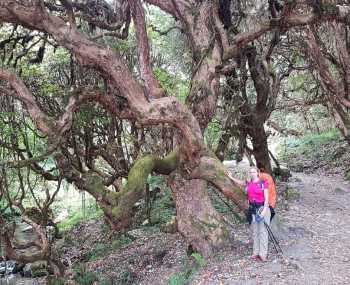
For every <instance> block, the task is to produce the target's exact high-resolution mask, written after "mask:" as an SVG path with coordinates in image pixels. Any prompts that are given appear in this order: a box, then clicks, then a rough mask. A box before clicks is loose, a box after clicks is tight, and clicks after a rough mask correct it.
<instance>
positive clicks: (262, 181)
mask: <svg viewBox="0 0 350 285" xmlns="http://www.w3.org/2000/svg"><path fill="white" fill-rule="evenodd" d="M259 184H260V188H261V190H262V191H264V190H265V181H264V180H262V179H260V181H259Z"/></svg>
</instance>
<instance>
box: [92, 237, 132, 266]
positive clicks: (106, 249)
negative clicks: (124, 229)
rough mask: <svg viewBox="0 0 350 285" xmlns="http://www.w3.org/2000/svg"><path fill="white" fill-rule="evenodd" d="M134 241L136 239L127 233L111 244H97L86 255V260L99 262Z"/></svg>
mask: <svg viewBox="0 0 350 285" xmlns="http://www.w3.org/2000/svg"><path fill="white" fill-rule="evenodd" d="M134 240H135V238H134V237H132V236H130V235H128V234H127V233H121V234H118V235H116V236H115V237H114V238H113V240H112V241H110V242H97V243H95V244H94V245H93V247H92V248H91V250H90V251H88V252H87V253H86V255H85V259H86V260H88V261H93V260H97V259H99V258H102V257H104V256H106V255H108V254H109V253H111V252H112V251H115V250H118V249H120V248H122V247H123V246H126V245H128V244H130V243H131V242H132V241H134Z"/></svg>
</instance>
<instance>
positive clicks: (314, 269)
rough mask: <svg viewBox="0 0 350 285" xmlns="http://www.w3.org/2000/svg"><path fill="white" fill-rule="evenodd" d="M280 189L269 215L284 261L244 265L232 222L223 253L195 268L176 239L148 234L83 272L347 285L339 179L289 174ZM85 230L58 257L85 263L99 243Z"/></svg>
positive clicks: (244, 238) (153, 280) (165, 280)
mask: <svg viewBox="0 0 350 285" xmlns="http://www.w3.org/2000/svg"><path fill="white" fill-rule="evenodd" d="M280 189H283V191H282V190H281V198H282V199H281V200H282V201H281V202H280V204H279V206H278V209H277V211H278V215H279V219H280V221H281V224H282V225H283V227H282V229H283V233H284V236H283V239H282V240H280V245H281V247H282V249H283V252H284V256H281V255H277V254H276V253H275V250H274V248H273V247H272V245H271V244H270V250H269V252H270V254H269V258H268V261H267V262H265V263H262V262H253V261H251V260H250V259H249V257H250V255H251V248H252V244H251V240H250V230H249V227H248V225H247V224H240V223H238V222H237V223H236V224H235V225H234V233H235V240H234V241H232V246H231V248H229V249H225V250H224V251H222V252H218V253H217V255H216V256H215V257H214V258H212V259H210V260H205V259H203V260H202V261H201V260H199V263H198V260H197V262H196V259H195V258H193V257H188V256H187V254H186V245H185V242H184V240H183V239H182V237H181V236H180V235H179V234H177V233H175V234H169V233H163V232H161V231H159V229H156V228H148V229H135V230H132V231H130V232H129V233H128V235H127V236H126V237H124V239H125V238H127V239H131V240H129V241H127V242H125V245H122V246H121V247H120V248H118V250H115V251H112V252H110V253H108V254H107V255H105V256H104V257H103V258H99V257H96V258H93V259H92V260H91V261H89V262H87V263H85V265H84V266H86V267H85V269H84V271H91V272H94V273H95V274H98V275H99V276H103V278H104V282H105V283H103V284H145V285H146V284H147V285H148V284H149V285H151V284H152V285H153V284H154V285H158V284H173V285H179V284H196V285H199V284H201V285H204V284H218V285H221V284H350V203H349V202H348V201H350V184H349V182H346V181H344V179H343V178H342V177H341V176H340V175H339V174H327V173H322V172H320V171H319V172H317V170H315V172H314V173H308V174H306V173H293V177H292V178H291V179H290V181H289V182H288V183H285V184H283V183H282V184H280ZM282 192H283V193H282ZM286 195H287V196H288V199H286V198H287V196H286ZM91 223H94V222H91ZM91 223H88V224H82V225H80V226H78V227H76V228H75V229H74V230H72V232H71V234H72V235H73V236H75V238H78V239H81V240H82V241H84V242H83V246H82V247H81V248H79V249H78V248H76V247H75V246H72V247H67V248H66V249H65V252H66V255H69V256H70V258H71V259H72V257H73V256H74V254H75V253H76V258H77V259H80V257H81V256H84V253H82V252H84V251H85V256H86V252H88V251H89V250H90V249H91V245H89V242H96V240H99V239H100V238H101V236H103V232H101V231H100V230H99V229H101V227H102V225H101V222H100V223H98V224H95V225H93V226H92V224H91ZM91 228H95V229H96V230H95V231H93V232H92V231H91ZM79 256H80V257H79ZM197 259H198V258H197ZM101 284H102V283H101Z"/></svg>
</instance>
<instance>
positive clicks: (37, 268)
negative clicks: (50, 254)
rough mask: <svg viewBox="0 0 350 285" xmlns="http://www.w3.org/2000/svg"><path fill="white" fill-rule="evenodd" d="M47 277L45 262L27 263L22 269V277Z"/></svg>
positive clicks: (47, 271)
mask: <svg viewBox="0 0 350 285" xmlns="http://www.w3.org/2000/svg"><path fill="white" fill-rule="evenodd" d="M47 275H49V270H48V266H47V262H46V261H35V262H33V263H27V264H26V265H25V266H24V268H23V276H24V277H41V276H47Z"/></svg>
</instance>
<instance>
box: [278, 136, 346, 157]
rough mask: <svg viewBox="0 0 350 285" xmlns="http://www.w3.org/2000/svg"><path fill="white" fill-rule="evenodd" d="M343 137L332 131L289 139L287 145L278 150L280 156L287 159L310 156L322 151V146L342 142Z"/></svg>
mask: <svg viewBox="0 0 350 285" xmlns="http://www.w3.org/2000/svg"><path fill="white" fill-rule="evenodd" d="M340 138H341V135H340V132H339V131H338V130H337V129H331V130H329V131H327V132H323V133H320V134H308V135H305V136H303V137H302V138H288V139H287V140H286V143H285V144H284V145H283V144H281V146H280V147H279V149H278V153H279V156H280V157H281V158H282V159H287V158H288V157H289V156H291V155H292V156H293V155H299V154H308V153H311V152H315V151H317V150H320V149H322V146H324V145H326V144H328V143H330V142H332V141H335V140H340Z"/></svg>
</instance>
